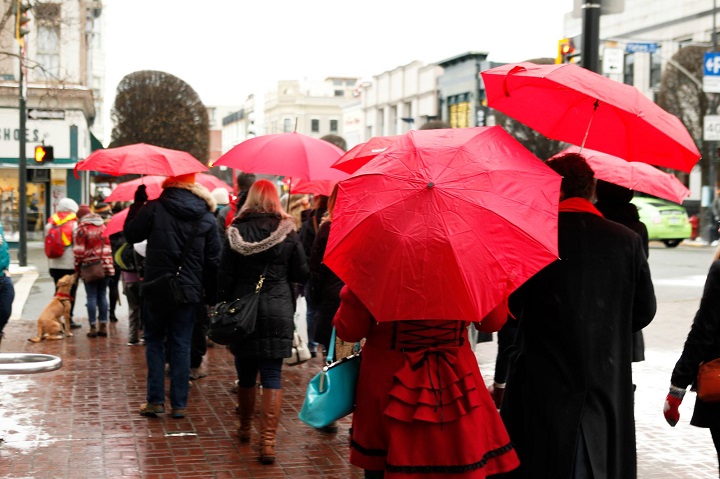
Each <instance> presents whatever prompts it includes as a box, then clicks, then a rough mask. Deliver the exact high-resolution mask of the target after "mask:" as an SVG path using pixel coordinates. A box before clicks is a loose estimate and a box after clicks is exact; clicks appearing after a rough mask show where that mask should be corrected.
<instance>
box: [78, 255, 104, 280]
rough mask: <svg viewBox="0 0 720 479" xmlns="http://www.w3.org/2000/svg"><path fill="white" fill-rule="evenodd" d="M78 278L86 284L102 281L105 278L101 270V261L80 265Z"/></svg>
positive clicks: (102, 269)
mask: <svg viewBox="0 0 720 479" xmlns="http://www.w3.org/2000/svg"><path fill="white" fill-rule="evenodd" d="M80 277H81V278H82V280H83V281H85V282H86V283H92V282H93V281H97V280H99V279H103V278H104V277H105V269H104V268H103V264H102V260H97V261H91V262H89V263H82V264H81V265H80Z"/></svg>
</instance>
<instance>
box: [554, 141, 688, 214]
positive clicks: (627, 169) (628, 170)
mask: <svg viewBox="0 0 720 479" xmlns="http://www.w3.org/2000/svg"><path fill="white" fill-rule="evenodd" d="M565 153H580V154H581V155H582V156H583V157H585V159H586V160H587V162H588V165H590V168H592V169H593V171H594V172H595V177H596V178H598V179H601V180H604V181H607V182H608V183H614V184H616V185H619V186H624V187H625V188H629V189H631V190H635V191H642V192H643V193H647V194H649V195H653V196H657V197H658V198H665V199H666V200H670V201H674V202H675V203H682V202H683V201H684V200H685V198H687V197H688V196H690V190H689V189H687V188H686V187H685V185H683V184H682V182H681V181H680V180H678V179H677V177H676V176H675V175H673V174H670V173H666V172H664V171H662V170H659V169H657V168H655V167H654V166H652V165H648V164H647V163H640V162H637V161H625V160H623V159H622V158H618V157H617V156H612V155H608V154H607V153H602V152H600V151H595V150H590V149H588V148H580V147H577V146H571V147H570V148H567V149H566V150H563V151H561V152H560V153H558V154H557V155H555V156H554V157H553V158H555V157H558V156H561V155H564V154H565Z"/></svg>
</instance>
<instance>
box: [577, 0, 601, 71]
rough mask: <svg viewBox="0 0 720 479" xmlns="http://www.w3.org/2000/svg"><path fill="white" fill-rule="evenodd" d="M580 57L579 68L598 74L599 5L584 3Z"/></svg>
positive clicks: (589, 2)
mask: <svg viewBox="0 0 720 479" xmlns="http://www.w3.org/2000/svg"><path fill="white" fill-rule="evenodd" d="M582 10H583V25H582V57H581V59H580V66H581V67H583V68H585V69H587V70H590V71H592V72H595V73H599V72H600V52H599V50H600V3H593V2H591V1H586V2H585V3H584V4H583V6H582Z"/></svg>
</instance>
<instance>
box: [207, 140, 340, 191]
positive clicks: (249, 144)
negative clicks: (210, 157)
mask: <svg viewBox="0 0 720 479" xmlns="http://www.w3.org/2000/svg"><path fill="white" fill-rule="evenodd" d="M343 153H344V151H343V150H341V149H340V148H338V147H337V146H335V145H333V144H332V143H330V142H327V141H325V140H321V139H319V138H313V137H311V136H307V135H303V134H302V133H296V132H292V133H277V134H273V135H262V136H256V137H255V138H250V139H249V140H245V141H243V142H242V143H240V144H239V145H237V146H235V147H233V148H232V149H231V150H230V151H228V152H227V153H225V154H224V155H222V156H221V157H220V158H218V159H217V161H215V163H213V164H214V165H215V166H229V167H232V168H236V169H238V170H241V171H244V172H245V173H261V174H265V175H279V176H291V177H293V178H298V179H303V180H335V181H339V180H341V179H343V178H345V177H347V174H346V173H344V172H342V171H338V170H336V169H334V168H331V167H330V166H331V165H332V164H333V163H334V162H335V161H336V160H337V159H338V158H340V157H341V156H342V154H343Z"/></svg>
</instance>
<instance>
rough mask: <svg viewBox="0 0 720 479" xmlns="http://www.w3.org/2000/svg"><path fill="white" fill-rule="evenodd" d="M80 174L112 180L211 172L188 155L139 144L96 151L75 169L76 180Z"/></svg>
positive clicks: (182, 152) (178, 151)
mask: <svg viewBox="0 0 720 479" xmlns="http://www.w3.org/2000/svg"><path fill="white" fill-rule="evenodd" d="M78 171H98V172H100V173H104V174H106V175H112V176H121V175H129V174H137V175H161V176H178V175H185V174H188V173H199V172H201V171H208V168H207V166H205V165H203V164H202V163H200V162H199V161H198V160H196V159H195V157H194V156H192V155H191V154H190V153H188V152H186V151H180V150H172V149H170V148H162V147H159V146H155V145H148V144H146V143H135V144H132V145H126V146H119V147H117V148H105V149H102V150H95V151H93V152H92V153H91V154H90V155H89V156H88V157H87V158H85V159H84V160H80V161H79V162H78V163H77V165H75V176H77V172H78Z"/></svg>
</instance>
